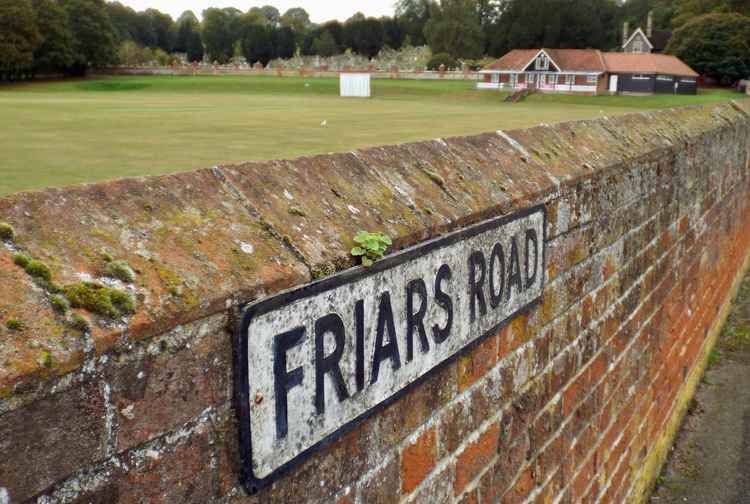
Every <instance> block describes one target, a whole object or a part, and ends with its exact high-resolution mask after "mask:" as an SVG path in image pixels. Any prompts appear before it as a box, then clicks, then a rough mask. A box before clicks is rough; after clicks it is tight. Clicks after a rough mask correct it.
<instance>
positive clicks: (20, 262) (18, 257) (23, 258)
mask: <svg viewBox="0 0 750 504" xmlns="http://www.w3.org/2000/svg"><path fill="white" fill-rule="evenodd" d="M13 262H14V263H15V264H16V266H20V267H22V268H24V269H25V268H26V266H28V265H29V263H30V262H31V258H30V257H29V256H27V255H26V254H22V253H20V252H17V253H15V254H13Z"/></svg>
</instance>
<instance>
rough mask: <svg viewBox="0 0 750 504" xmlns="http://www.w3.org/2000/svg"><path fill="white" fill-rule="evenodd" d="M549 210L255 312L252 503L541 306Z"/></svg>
mask: <svg viewBox="0 0 750 504" xmlns="http://www.w3.org/2000/svg"><path fill="white" fill-rule="evenodd" d="M545 225H546V214H545V211H544V207H542V206H538V207H534V208H530V209H527V210H524V211H521V212H519V213H517V214H514V215H511V216H505V217H500V218H496V219H492V220H489V221H486V222H483V223H480V224H477V225H475V226H472V227H469V228H466V229H463V230H461V231H458V232H455V233H451V234H448V235H446V236H443V237H440V238H437V239H435V240H432V241H429V242H426V243H423V244H420V245H418V246H415V247H413V248H410V249H407V250H404V251H402V252H399V253H396V254H394V255H392V256H389V257H387V258H385V259H383V260H381V261H378V262H377V263H375V265H374V266H373V267H371V268H368V269H364V268H357V269H353V270H349V271H346V272H344V273H341V274H338V275H335V276H332V277H330V278H326V279H324V280H321V281H318V282H315V283H313V284H310V285H307V286H304V287H300V288H297V289H294V290H291V291H287V292H284V293H281V294H279V295H276V296H274V297H271V298H269V299H265V300H262V301H260V302H258V303H255V304H252V305H250V306H248V307H247V308H246V310H245V313H244V317H243V321H242V325H241V329H240V331H239V334H238V351H237V355H238V359H237V369H236V380H237V387H236V389H237V393H238V401H237V403H238V410H239V416H240V434H241V435H240V442H241V452H242V456H243V464H244V467H243V470H244V479H245V482H246V484H247V487H248V489H249V490H250V491H251V492H255V491H257V490H258V489H260V488H262V487H264V486H266V485H268V484H269V483H271V482H272V481H273V480H275V479H276V478H278V477H279V476H280V475H282V474H283V473H285V472H286V471H287V470H289V469H290V468H291V467H293V466H294V465H296V464H297V463H299V462H300V461H301V460H303V459H304V458H305V457H307V456H309V455H310V454H311V453H313V452H314V451H315V450H317V449H318V448H320V447H321V446H322V445H324V444H326V443H328V442H330V441H332V440H333V439H335V438H337V437H339V436H341V435H343V434H344V433H345V432H346V431H348V430H349V429H350V428H351V427H352V426H354V425H355V424H356V423H357V422H359V421H361V420H362V419H364V418H366V417H367V416H369V415H371V414H373V413H374V412H375V411H377V410H379V409H381V408H383V407H384V406H385V405H387V404H389V403H390V402H392V401H394V400H395V399H397V398H398V397H399V396H400V395H401V394H403V393H405V392H406V391H407V390H408V389H409V388H410V387H413V386H414V385H415V384H417V383H419V382H420V381H421V380H424V379H425V378H426V377H428V376H429V375H430V374H431V373H432V372H434V371H435V370H436V369H438V368H439V367H440V366H442V365H445V364H447V363H448V362H450V361H451V360H453V359H455V358H456V357H458V356H459V355H460V354H461V353H462V352H464V351H466V350H468V349H470V348H472V347H473V346H474V345H476V344H478V343H479V342H481V341H482V340H483V339H484V338H485V337H487V336H490V335H492V334H496V333H497V331H498V330H499V329H500V328H502V327H503V326H504V325H506V324H507V323H508V322H510V321H511V320H512V319H513V318H514V317H516V316H517V315H518V314H519V313H521V312H523V311H524V310H528V309H529V308H530V307H532V306H534V305H535V304H537V303H539V302H540V300H541V297H542V292H543V289H544V276H545V267H544V265H545V263H544V257H545V234H544V233H545Z"/></svg>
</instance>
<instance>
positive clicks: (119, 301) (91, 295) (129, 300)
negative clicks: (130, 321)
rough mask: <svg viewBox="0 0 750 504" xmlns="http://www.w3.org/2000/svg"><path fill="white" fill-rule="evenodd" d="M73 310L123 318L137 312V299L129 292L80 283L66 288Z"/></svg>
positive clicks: (90, 283) (89, 283) (97, 284)
mask: <svg viewBox="0 0 750 504" xmlns="http://www.w3.org/2000/svg"><path fill="white" fill-rule="evenodd" d="M64 292H65V296H66V297H67V298H68V300H69V301H70V304H71V306H72V307H73V308H83V309H85V310H88V311H90V312H91V313H97V314H99V315H104V316H107V317H113V318H115V317H121V316H122V315H125V314H130V313H133V312H135V299H133V296H131V295H130V294H128V293H127V292H124V291H121V290H117V289H112V288H110V287H106V286H104V285H102V284H100V283H96V282H79V283H76V284H72V285H66V286H65V287H64Z"/></svg>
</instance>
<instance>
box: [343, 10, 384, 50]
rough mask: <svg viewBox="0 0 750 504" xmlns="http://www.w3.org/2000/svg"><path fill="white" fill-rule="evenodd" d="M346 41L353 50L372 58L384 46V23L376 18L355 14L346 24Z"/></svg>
mask: <svg viewBox="0 0 750 504" xmlns="http://www.w3.org/2000/svg"><path fill="white" fill-rule="evenodd" d="M344 43H345V44H346V46H347V47H349V48H351V50H352V51H353V52H355V53H357V54H360V55H362V56H365V57H367V58H370V59H372V58H374V57H375V56H377V55H378V53H379V52H380V50H381V49H382V48H383V25H382V23H381V22H380V20H378V19H375V18H365V17H364V16H363V15H360V16H354V17H352V18H351V19H349V20H348V21H347V22H346V23H345V24H344Z"/></svg>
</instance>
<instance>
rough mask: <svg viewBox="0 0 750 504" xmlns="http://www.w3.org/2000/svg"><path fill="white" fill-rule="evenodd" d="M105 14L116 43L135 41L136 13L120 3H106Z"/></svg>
mask: <svg viewBox="0 0 750 504" xmlns="http://www.w3.org/2000/svg"><path fill="white" fill-rule="evenodd" d="M107 13H108V14H109V20H110V21H111V22H112V27H113V28H114V29H115V37H116V39H117V42H118V43H120V42H123V41H125V40H137V38H138V13H137V12H136V11H134V10H133V9H131V8H130V7H126V6H125V5H123V4H121V3H120V2H108V3H107Z"/></svg>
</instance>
